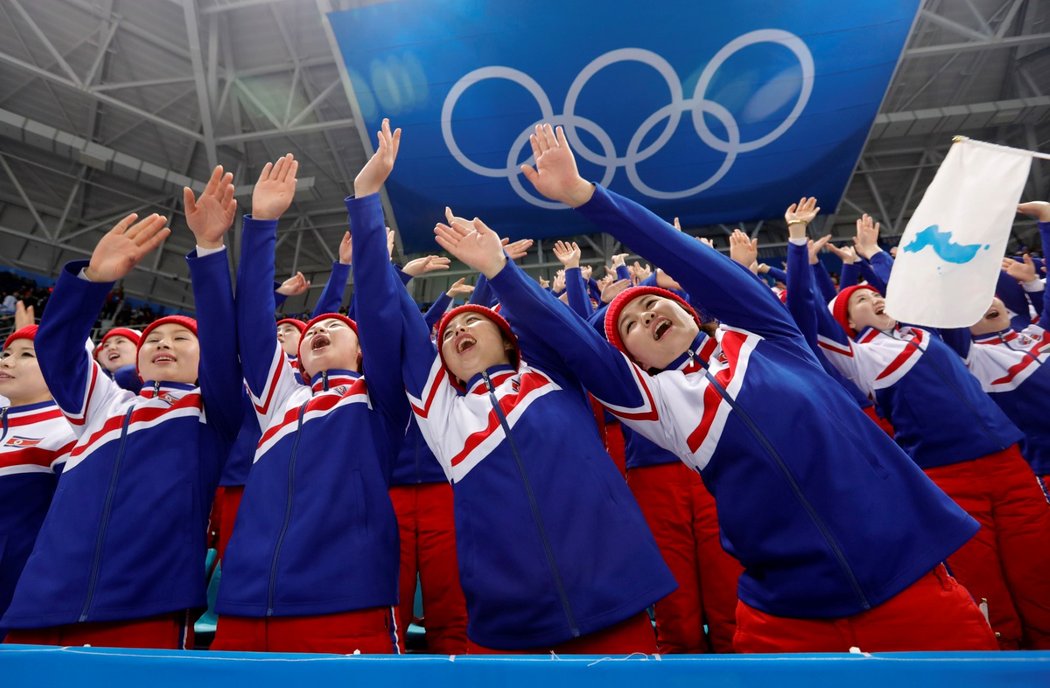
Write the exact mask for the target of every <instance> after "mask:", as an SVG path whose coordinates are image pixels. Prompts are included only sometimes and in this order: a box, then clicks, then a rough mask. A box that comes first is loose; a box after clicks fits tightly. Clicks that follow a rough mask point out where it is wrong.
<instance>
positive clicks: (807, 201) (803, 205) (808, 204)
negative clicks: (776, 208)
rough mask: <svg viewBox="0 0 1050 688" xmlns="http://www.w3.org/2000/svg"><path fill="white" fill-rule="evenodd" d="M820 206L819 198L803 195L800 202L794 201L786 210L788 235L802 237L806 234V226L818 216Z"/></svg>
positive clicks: (795, 237) (794, 237)
mask: <svg viewBox="0 0 1050 688" xmlns="http://www.w3.org/2000/svg"><path fill="white" fill-rule="evenodd" d="M819 212H820V208H818V207H817V199H815V198H806V197H805V196H803V197H802V198H800V199H798V203H792V204H791V205H789V206H788V209H787V210H785V211H784V221H785V222H787V226H788V235H789V236H790V237H791V238H792V239H800V238H802V237H804V236H806V227H808V226H809V224H810V223H811V222H813V220H814V218H816V217H817V213H819Z"/></svg>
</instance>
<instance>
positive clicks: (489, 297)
mask: <svg viewBox="0 0 1050 688" xmlns="http://www.w3.org/2000/svg"><path fill="white" fill-rule="evenodd" d="M467 303H476V304H478V305H479V306H485V307H487V308H492V307H493V306H494V305H495V304H496V295H495V294H493V293H492V286H491V285H490V284H489V281H488V280H487V279H485V275H478V281H477V282H475V283H474V293H472V294H471V295H470V300H469V301H468V302H467Z"/></svg>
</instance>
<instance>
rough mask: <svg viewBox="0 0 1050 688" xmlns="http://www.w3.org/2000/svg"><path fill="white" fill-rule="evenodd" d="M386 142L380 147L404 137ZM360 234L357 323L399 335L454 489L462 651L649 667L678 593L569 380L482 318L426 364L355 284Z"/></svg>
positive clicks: (411, 384)
mask: <svg viewBox="0 0 1050 688" xmlns="http://www.w3.org/2000/svg"><path fill="white" fill-rule="evenodd" d="M383 129H384V132H383V133H382V134H381V135H380V142H381V147H382V145H383V141H384V140H389V141H391V142H393V141H395V140H397V139H398V138H399V136H400V130H399V131H398V132H396V133H395V134H393V135H391V134H389V124H388V123H386V122H384V127H383ZM361 200H362V201H364V200H367V199H361ZM374 202H375V203H376V205H377V207H378V200H375V201H374ZM365 232H367V233H368V235H369V239H368V241H367V243H365V245H366V246H371V247H372V248H371V251H370V252H369V253H367V254H365V253H362V255H360V256H358V255H355V256H354V270H355V273H356V274H355V276H354V280H355V284H356V285H357V288H358V290H359V291H358V304H357V307H358V309H360V311H361V312H363V311H364V310H366V309H367V310H369V311H375V313H373V316H371V317H374V316H375V314H378V313H379V312H386V311H394V313H395V314H396V315H397V316H398V318H399V319H401V320H402V323H403V324H402V327H403V330H388V332H398V333H399V338H398V339H393V338H391V337H389V336H388V339H387V344H386V346H387V348H388V349H390V350H393V351H395V352H399V353H400V355H401V357H402V359H401V361H400V366H399V367H400V371H401V373H402V375H403V376H404V385H405V390H407V393H408V397H409V400H410V402H411V405H412V410H413V412H414V415H415V418H416V421H417V422H418V424H419V428H420V431H421V432H422V434H423V437H424V438H425V439H426V442H427V444H428V445H429V446H430V448H431V450H433V452H434V454H435V456H436V457H437V459H438V461H439V462H440V463H441V466H442V468H443V469H444V471H445V475H446V476H447V478H448V480H449V481H450V482H451V483H452V489H453V495H454V505H455V521H456V546H457V550H458V553H459V557H458V559H459V568H460V581H461V583H462V586H463V591H464V593H465V595H466V600H467V637H468V639H469V640H470V642H471V643H472V645H471V647H470V650H469V651H471V652H541V653H545V652H547V651H555V652H558V653H563V652H576V653H601V654H610V653H630V652H634V651H641V652H654V651H655V648H656V644H655V641H654V637H653V630H652V625H651V624H650V621H649V617H648V615H647V614H646V613H645V611H644V610H645V608H646V607H647V606H649V605H650V604H652V603H653V602H655V601H656V600H658V599H660V598H662V597H663V596H664V595H666V594H668V593H669V592H671V591H672V590H673V589H674V587H675V584H674V580H673V578H672V576H671V574H670V572H669V571H668V570H667V567H666V565H665V564H664V563H663V561H662V560H661V558H660V554H659V550H658V549H657V547H656V544H655V542H654V541H653V538H652V535H651V534H650V533H649V532H648V529H647V528H646V526H645V521H644V519H643V518H642V515H641V513H640V511H639V509H638V506H637V505H636V504H635V503H634V500H633V499H632V497H631V494H630V491H629V490H628V489H627V487H626V485H625V484H624V482H623V479H622V478H621V477H620V474H619V472H618V471H617V470H616V467H615V466H614V464H613V463H612V461H610V459H609V457H608V455H607V454H606V453H605V451H604V449H603V447H602V444H601V440H600V438H599V437H598V434H597V431H596V429H595V425H594V419H593V416H592V414H591V408H590V405H589V403H588V401H587V397H586V395H585V393H584V391H583V390H582V389H581V388H580V386H579V384H578V382H577V379H576V376H575V374H574V373H573V372H572V371H571V370H570V369H569V368H568V367H567V366H565V365H564V364H562V363H561V361H560V359H559V358H558V357H557V356H556V355H555V353H554V352H553V351H552V350H551V348H550V347H549V346H548V345H547V344H546V343H545V342H544V340H543V338H541V337H532V336H525V337H524V338H523V339H521V340H520V342H519V340H518V338H517V337H516V334H515V332H514V331H513V330H512V329H511V325H510V324H509V322H508V320H509V321H510V322H516V320H515V316H514V314H510V315H509V317H508V318H507V319H504V317H502V316H501V314H497V313H496V312H495V311H493V310H492V309H489V308H486V307H484V306H479V305H473V304H468V305H465V306H461V307H459V308H455V309H453V310H451V311H449V312H448V313H446V314H445V316H444V318H442V320H441V322H440V323H439V324H438V332H437V344H438V348H437V349H435V347H434V344H432V343H431V340H430V334H429V332H428V330H427V327H426V325H425V324H424V323H423V319H422V316H420V314H419V308H418V307H417V306H416V305H415V303H413V302H412V300H411V299H410V298H409V296H408V293H407V292H406V291H405V290H404V289H403V288H402V287H401V285H400V284H398V283H397V282H396V278H395V277H394V275H393V273H391V272H390V271H389V270H386V269H382V270H372V271H370V272H369V273H368V274H365V273H361V272H356V271H358V270H361V269H363V268H364V267H365V264H366V262H370V263H376V264H380V265H382V264H383V263H385V262H386V259H385V256H384V255H383V252H382V243H381V241H382V226H381V225H375V226H369V225H364V226H361V225H355V226H354V242H355V243H354V250H355V252H356V251H357V247H358V242H359V241H361V236H362V234H363V233H365ZM495 241H496V246H497V250H498V252H499V254H500V256H503V255H504V254H503V249H502V246H501V245H500V243H499V239H498V238H497V239H496V240H495ZM370 283H371V284H370ZM538 288H539V287H537V289H538ZM365 290H369V291H370V292H371V293H372V294H373V297H372V298H364V292H365ZM380 297H381V298H380ZM545 298H548V299H550V302H551V303H552V304H553V307H554V308H558V309H561V310H563V311H564V312H565V313H566V314H567V315H569V316H572V317H576V316H574V315H572V313H570V312H569V311H568V309H566V308H565V307H564V306H563V305H562V304H561V303H558V302H557V301H556V300H554V299H553V298H551V297H550V296H549V295H548V296H546V297H545ZM391 303H400V309H394V308H391V307H390V304H391ZM362 317H363V316H362ZM581 322H582V321H581ZM399 342H400V343H399Z"/></svg>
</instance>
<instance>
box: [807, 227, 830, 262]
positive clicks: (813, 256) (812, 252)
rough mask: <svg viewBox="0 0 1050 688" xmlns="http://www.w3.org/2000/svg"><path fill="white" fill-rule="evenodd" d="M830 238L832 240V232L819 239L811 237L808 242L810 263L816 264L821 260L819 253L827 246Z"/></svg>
mask: <svg viewBox="0 0 1050 688" xmlns="http://www.w3.org/2000/svg"><path fill="white" fill-rule="evenodd" d="M830 240H831V235H830V234H828V235H826V236H822V237H820V238H819V239H817V240H816V241H814V240H812V239H810V241H809V243H808V244H807V246H808V248H809V264H810V265H816V264H817V263H819V262H820V257H819V255H818V254H819V253H820V252H821V251H822V250H823V249H824V247H825V246H827V245H828V241H830Z"/></svg>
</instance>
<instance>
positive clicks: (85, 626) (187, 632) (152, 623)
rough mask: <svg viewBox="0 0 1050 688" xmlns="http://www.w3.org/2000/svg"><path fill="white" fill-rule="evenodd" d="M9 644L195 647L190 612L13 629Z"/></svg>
mask: <svg viewBox="0 0 1050 688" xmlns="http://www.w3.org/2000/svg"><path fill="white" fill-rule="evenodd" d="M4 642H6V643H14V644H17V645H59V646H65V647H71V646H79V645H90V646H92V647H141V648H151V649H157V650H185V649H190V650H192V649H193V624H192V623H190V622H189V614H188V613H186V612H175V613H172V614H162V615H161V616H154V617H151V618H148V619H136V620H134V621H96V622H88V623H75V624H68V625H65V626H52V627H50V628H23V629H14V630H12V631H11V632H9V633H8V634H7V638H6V639H5V640H4Z"/></svg>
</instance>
